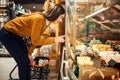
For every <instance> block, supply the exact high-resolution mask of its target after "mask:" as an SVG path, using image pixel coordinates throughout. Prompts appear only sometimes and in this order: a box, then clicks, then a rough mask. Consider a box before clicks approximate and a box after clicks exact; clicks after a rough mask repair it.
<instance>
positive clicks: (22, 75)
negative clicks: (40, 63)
mask: <svg viewBox="0 0 120 80" xmlns="http://www.w3.org/2000/svg"><path fill="white" fill-rule="evenodd" d="M64 13H65V10H64V8H63V7H62V6H61V5H60V4H56V5H55V6H54V8H52V9H50V10H49V11H48V12H46V13H44V14H43V13H36V14H28V15H24V16H21V17H17V18H15V19H13V20H11V21H9V22H7V23H6V24H5V26H4V27H3V28H2V29H1V30H0V41H1V42H2V44H3V45H4V46H5V47H6V49H7V50H8V52H9V53H10V54H11V55H12V56H13V58H14V59H15V61H16V63H17V65H18V70H19V80H30V71H31V70H30V64H31V63H33V59H32V56H31V53H32V51H33V50H34V48H35V47H36V46H40V45H46V44H51V43H54V42H64V38H63V37H64V36H60V37H56V38H45V39H44V38H42V37H41V35H42V33H43V32H44V31H45V29H46V28H47V26H46V21H47V20H48V21H50V22H54V23H56V22H61V20H62V18H63V17H64ZM23 37H30V38H31V46H30V47H29V48H28V49H27V46H26V45H25V42H24V40H23Z"/></svg>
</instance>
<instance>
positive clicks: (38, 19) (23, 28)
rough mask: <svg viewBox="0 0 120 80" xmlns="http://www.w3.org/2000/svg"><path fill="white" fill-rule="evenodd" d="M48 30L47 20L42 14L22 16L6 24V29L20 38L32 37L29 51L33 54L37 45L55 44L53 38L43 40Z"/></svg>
mask: <svg viewBox="0 0 120 80" xmlns="http://www.w3.org/2000/svg"><path fill="white" fill-rule="evenodd" d="M46 28H47V26H46V20H45V18H44V16H43V15H42V14H35V15H28V16H21V17H18V18H15V19H13V20H11V21H9V22H7V23H6V24H5V29H6V30H8V31H10V32H13V33H14V34H16V35H18V36H20V37H28V36H29V37H31V43H32V44H31V47H30V48H29V49H28V52H29V54H31V53H32V52H33V50H34V48H35V47H36V46H37V45H46V44H51V43H53V42H54V39H53V38H45V39H44V38H41V35H42V33H43V32H44V31H45V29H46Z"/></svg>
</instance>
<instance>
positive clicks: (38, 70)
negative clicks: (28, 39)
mask: <svg viewBox="0 0 120 80" xmlns="http://www.w3.org/2000/svg"><path fill="white" fill-rule="evenodd" d="M34 61H35V63H34V64H30V65H31V80H47V79H48V74H49V72H50V70H49V63H50V58H49V57H43V56H38V57H36V58H35V59H34ZM16 68H17V65H15V67H14V68H13V69H12V70H11V72H10V73H9V78H10V79H9V80H18V79H14V78H13V77H12V73H13V72H14V70H15V69H16Z"/></svg>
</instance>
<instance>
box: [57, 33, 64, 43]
mask: <svg viewBox="0 0 120 80" xmlns="http://www.w3.org/2000/svg"><path fill="white" fill-rule="evenodd" d="M64 37H65V35H63V36H59V37H56V38H55V42H57V43H63V42H65V39H64Z"/></svg>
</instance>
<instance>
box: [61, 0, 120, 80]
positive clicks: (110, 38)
mask: <svg viewBox="0 0 120 80" xmlns="http://www.w3.org/2000/svg"><path fill="white" fill-rule="evenodd" d="M65 32H66V33H65V34H66V37H65V47H64V49H63V56H62V67H61V69H62V70H61V75H62V79H63V80H96V78H95V76H97V78H98V77H99V78H100V80H107V78H106V75H105V74H104V73H107V71H105V72H104V71H102V70H104V69H105V70H109V68H112V69H113V72H114V68H113V67H109V68H108V64H107V62H105V60H103V59H101V58H103V57H106V56H103V54H104V55H108V54H110V56H111V53H114V54H115V55H118V56H119V55H120V54H119V51H120V50H119V49H120V47H119V45H120V38H119V36H120V1H119V0H99V1H98V0H69V1H68V0H66V31H65ZM103 52H104V53H103ZM112 56H113V54H112ZM63 66H64V67H63ZM90 69H91V70H92V69H94V70H93V72H91V71H90ZM63 70H65V71H66V72H63ZM116 71H117V70H116ZM110 73H111V74H112V75H115V76H116V75H117V74H116V73H117V72H116V73H115V74H114V73H112V72H110ZM95 74H96V75H95ZM97 74H99V75H100V76H98V75H97ZM85 75H86V76H85ZM109 76H110V77H111V75H109ZM85 77H86V78H85ZM93 77H94V78H93ZM116 78H119V76H117V77H112V78H110V79H109V80H114V79H116Z"/></svg>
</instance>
